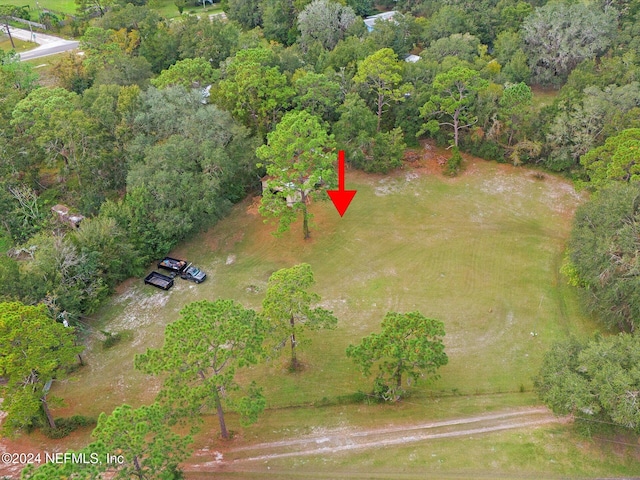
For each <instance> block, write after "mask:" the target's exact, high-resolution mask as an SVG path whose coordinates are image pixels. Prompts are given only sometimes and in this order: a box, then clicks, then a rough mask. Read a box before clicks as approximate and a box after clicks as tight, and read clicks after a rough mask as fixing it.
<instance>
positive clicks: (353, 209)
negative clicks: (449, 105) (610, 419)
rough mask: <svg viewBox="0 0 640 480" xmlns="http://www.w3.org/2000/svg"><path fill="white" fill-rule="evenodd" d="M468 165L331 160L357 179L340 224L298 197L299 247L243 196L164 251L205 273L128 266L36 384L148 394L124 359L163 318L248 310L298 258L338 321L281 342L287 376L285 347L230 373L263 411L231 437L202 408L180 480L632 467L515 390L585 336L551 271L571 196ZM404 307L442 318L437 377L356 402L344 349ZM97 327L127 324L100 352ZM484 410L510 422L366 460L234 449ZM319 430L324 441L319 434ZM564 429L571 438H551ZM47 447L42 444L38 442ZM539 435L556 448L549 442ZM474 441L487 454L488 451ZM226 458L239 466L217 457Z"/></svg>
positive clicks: (94, 410)
mask: <svg viewBox="0 0 640 480" xmlns="http://www.w3.org/2000/svg"><path fill="white" fill-rule="evenodd" d="M467 163H468V164H467V168H466V170H465V172H464V173H463V174H462V175H460V176H459V177H457V178H453V179H449V178H444V177H442V176H441V175H440V174H435V173H433V172H434V168H433V162H431V161H429V162H427V161H425V160H422V162H415V163H413V164H411V165H409V166H407V168H405V169H403V170H400V171H398V172H396V173H395V174H393V175H391V176H386V177H380V176H374V175H365V174H363V173H359V172H354V171H348V172H347V187H348V188H350V189H357V190H358V194H357V195H356V197H355V199H354V201H353V202H352V204H351V206H350V208H349V210H348V212H347V213H346V214H345V216H344V218H342V219H341V218H340V216H339V215H338V214H337V213H336V211H335V209H334V207H333V205H332V204H331V203H330V202H320V203H315V204H312V205H311V208H310V210H311V213H313V215H314V219H313V223H314V225H313V226H312V234H311V235H312V236H311V239H310V240H307V241H305V240H303V238H302V233H301V225H300V224H297V223H296V224H294V225H292V228H291V231H290V232H287V233H285V234H284V235H283V236H282V237H279V238H276V237H274V236H273V235H272V233H271V232H273V231H274V230H275V228H276V227H275V225H273V224H265V222H264V221H263V218H262V217H261V216H260V215H259V214H258V211H257V202H258V199H253V200H252V199H247V200H246V201H244V202H242V203H241V204H239V205H237V206H235V207H234V210H233V211H232V213H231V214H230V215H229V216H228V217H227V218H225V219H224V220H222V221H221V222H220V223H219V224H218V225H216V226H215V227H214V228H212V229H210V230H209V231H207V232H204V233H201V234H199V235H198V236H196V237H195V238H193V240H191V241H189V242H187V243H184V244H182V245H181V246H180V247H179V248H177V249H176V250H174V251H173V252H171V256H172V257H176V258H188V259H190V260H193V261H194V262H196V263H197V264H198V266H200V267H201V268H202V269H203V270H204V271H206V272H207V275H208V278H207V281H206V282H204V283H203V284H201V285H194V284H193V283H192V282H186V281H182V280H176V282H175V286H174V287H173V288H172V289H171V290H170V291H168V292H161V291H158V290H157V289H155V288H152V287H149V286H145V285H144V284H143V281H142V278H140V279H131V280H129V281H127V282H125V283H124V284H123V285H122V286H121V287H120V288H119V291H118V292H117V294H116V295H114V296H113V298H112V299H111V300H110V301H109V302H108V304H107V305H106V306H105V307H104V308H103V309H102V310H101V311H100V312H99V313H98V314H97V315H95V318H94V319H92V320H90V321H88V323H87V329H86V333H85V337H86V343H87V345H88V347H87V350H86V351H85V352H84V354H83V357H84V360H85V362H86V364H87V365H86V366H85V367H83V368H82V369H80V370H79V371H78V372H77V373H76V374H74V375H73V376H72V377H71V378H70V379H68V380H65V381H64V382H59V383H57V384H55V385H54V387H53V388H52V391H53V392H54V393H55V394H56V395H57V396H59V397H61V398H64V399H65V401H66V407H64V408H58V409H56V410H55V411H54V413H55V414H56V416H66V415H70V414H72V412H73V414H82V415H91V416H97V415H98V414H99V413H100V412H102V411H104V412H107V413H109V412H111V411H112V410H113V408H114V407H116V406H118V405H120V404H122V403H127V404H129V405H132V406H134V407H136V406H139V405H141V404H145V403H146V404H148V403H151V402H152V401H153V399H154V397H155V395H156V394H157V392H158V390H159V388H160V383H159V380H158V379H157V378H155V377H151V376H147V375H144V374H143V373H141V372H139V371H136V370H134V367H133V359H134V356H135V355H136V354H140V353H143V352H145V351H146V349H147V348H159V347H161V346H162V343H163V334H164V329H165V326H166V325H167V324H168V323H170V322H172V321H174V320H176V319H178V318H179V312H180V310H181V309H182V308H183V307H184V306H185V305H186V304H188V303H190V302H193V301H196V300H205V299H206V300H216V299H220V298H223V299H233V300H235V301H238V302H240V303H241V304H242V305H244V306H245V307H248V308H254V309H257V310H259V309H260V305H261V302H262V300H263V298H264V293H265V288H266V285H267V280H268V279H269V276H270V275H271V274H272V273H273V272H275V271H276V270H278V269H281V268H285V267H291V266H293V265H296V264H299V263H302V262H305V263H308V264H310V265H311V267H312V269H313V272H314V275H315V279H316V285H315V286H314V287H312V290H313V291H314V292H316V293H318V294H319V295H320V296H321V298H322V301H321V305H322V306H323V307H325V308H327V309H329V310H332V311H333V313H334V315H335V316H336V317H337V318H338V326H337V328H336V329H335V330H330V331H326V330H324V331H323V330H321V331H318V332H312V333H310V334H309V336H310V337H311V343H310V344H308V345H307V344H305V345H301V347H300V349H299V352H298V359H299V360H300V361H301V363H302V369H301V371H299V372H296V373H289V372H288V371H287V361H288V358H287V354H286V352H285V354H284V355H283V356H282V357H280V358H278V359H276V360H273V361H271V362H269V363H266V364H261V365H257V366H254V367H251V368H250V369H245V370H240V371H239V372H238V376H239V378H240V382H241V383H248V382H249V381H250V380H256V381H257V382H258V384H259V385H261V386H262V387H264V395H265V397H266V399H267V410H266V411H265V413H264V414H263V415H262V416H261V417H260V419H259V420H258V422H257V423H256V424H254V425H252V426H250V427H246V428H240V426H239V424H238V422H237V416H235V415H233V414H230V415H229V419H230V420H229V422H228V423H229V425H230V428H231V430H233V431H235V437H234V439H233V440H232V441H231V442H230V443H224V442H222V441H220V440H219V439H217V438H215V434H212V431H214V427H213V425H214V424H215V417H214V416H213V413H214V412H211V414H210V415H206V419H205V427H204V428H203V430H202V432H201V433H200V434H199V435H198V436H197V439H196V443H195V449H196V453H195V454H194V457H193V458H192V459H191V460H189V461H188V462H187V465H186V468H185V469H186V471H187V472H189V473H188V478H200V477H197V472H210V471H217V472H219V474H220V475H222V474H223V473H224V472H227V473H228V472H244V473H238V474H237V476H236V475H231V474H229V475H230V476H229V478H262V477H263V476H266V474H267V473H268V467H269V465H273V466H274V471H272V472H270V474H269V478H272V477H273V478H278V472H280V477H281V478H293V477H291V475H292V473H291V472H293V471H295V470H296V469H298V468H299V467H300V466H302V465H308V466H309V468H310V472H319V473H318V476H317V478H329V477H331V478H334V477H336V478H337V477H341V475H342V474H339V473H336V472H343V473H344V474H345V475H346V474H347V473H348V474H349V475H350V478H351V476H353V475H355V476H353V478H365V477H366V475H365V476H362V475H360V476H358V475H357V474H356V472H362V471H363V470H362V469H363V468H365V466H366V470H365V471H369V472H373V471H376V467H379V468H380V472H381V474H382V475H384V474H388V473H389V472H391V471H395V472H402V473H403V474H406V475H408V476H407V477H406V478H414V477H413V476H411V475H414V474H416V475H418V474H419V473H420V472H422V471H424V470H423V469H424V468H436V467H437V471H438V472H441V473H442V472H449V471H450V472H455V471H467V472H469V471H475V472H476V473H477V472H487V471H491V470H492V469H494V468H495V469H497V470H496V471H498V472H499V471H502V469H503V468H504V469H505V470H504V471H505V473H506V474H509V473H510V472H511V473H513V472H514V470H513V468H515V466H520V467H522V468H526V469H527V471H531V472H549V473H552V474H554V475H563V474H567V473H572V472H580V474H585V475H591V474H594V475H597V474H598V473H600V474H605V473H606V472H607V471H609V472H612V471H616V472H618V471H619V472H623V473H627V474H629V473H633V472H634V469H635V473H636V474H640V471H638V467H637V464H636V465H634V464H633V462H631V461H629V460H628V459H627V460H624V459H620V460H619V462H616V461H615V460H613V459H611V458H609V459H608V460H607V461H606V462H601V463H600V464H598V462H597V458H598V456H597V455H596V456H594V453H593V451H592V450H594V448H593V445H590V444H589V442H586V441H581V440H575V439H574V438H573V437H572V435H573V434H572V433H571V432H567V431H565V430H564V429H563V430H559V429H558V426H557V425H553V423H555V422H554V421H553V419H549V418H548V417H549V415H548V413H544V412H537V410H535V409H536V408H538V406H539V401H538V400H537V399H536V398H535V395H534V394H533V393H532V389H533V376H534V375H536V373H537V372H538V370H539V368H540V364H541V360H542V356H543V354H544V352H545V351H546V350H548V349H549V346H550V345H551V343H552V342H553V341H555V340H558V339H561V338H565V337H566V336H568V335H575V336H578V337H586V336H588V335H590V334H591V333H592V332H594V331H595V327H596V326H595V324H594V323H593V322H592V321H591V320H589V319H587V318H585V317H584V316H583V315H582V314H581V313H580V311H579V308H578V304H577V299H576V293H575V291H574V290H573V289H572V288H571V287H569V286H567V285H566V283H565V281H564V279H563V278H562V277H561V276H560V273H559V268H560V265H561V263H562V258H563V250H564V245H565V241H566V239H567V236H568V233H569V230H570V227H571V220H572V218H573V213H574V210H575V208H576V207H577V205H579V204H580V202H581V201H582V198H581V195H580V194H578V193H576V192H575V190H574V188H573V187H572V186H571V184H570V183H569V182H568V181H566V180H564V179H561V178H559V177H556V176H553V175H548V174H545V175H540V174H537V173H536V172H535V171H532V170H528V169H524V168H515V167H511V166H508V165H500V164H496V163H490V162H485V161H482V160H477V159H469V160H467ZM416 310H417V311H419V312H421V313H422V314H423V315H425V316H427V317H430V318H434V319H438V320H441V321H442V322H444V327H445V331H446V336H445V337H444V343H445V346H446V347H445V351H446V353H447V355H448V357H449V363H448V365H446V366H445V367H442V368H441V369H440V370H439V371H438V373H439V374H440V379H438V380H436V381H434V382H431V383H424V382H419V383H417V384H416V385H412V386H411V387H410V388H409V392H410V395H409V396H408V397H407V398H406V399H404V400H402V401H401V402H399V403H398V404H395V405H386V404H376V403H373V402H372V403H367V402H362V401H359V402H356V401H355V399H357V398H360V399H361V398H362V397H363V395H362V394H361V392H363V393H365V394H366V393H368V392H370V391H371V389H372V383H373V382H372V378H364V377H363V376H362V375H361V374H360V373H359V370H358V369H357V368H356V365H355V364H354V363H353V362H352V361H350V360H349V359H348V358H347V357H346V355H345V350H346V348H347V346H349V345H350V344H356V343H358V342H359V341H360V340H361V339H362V337H363V336H366V335H368V334H370V333H371V332H374V331H379V328H380V322H381V321H382V319H383V317H384V315H385V314H386V313H387V312H388V311H395V312H410V311H416ZM100 331H108V332H111V333H112V334H114V333H116V332H122V331H127V332H128V335H127V336H126V340H123V341H121V342H119V343H117V344H116V345H115V346H113V347H111V348H108V349H105V348H103V347H102V340H104V334H103V333H100ZM532 409H533V413H532ZM490 412H498V416H500V415H506V416H507V417H510V416H512V415H513V416H515V420H514V422H515V423H513V424H510V426H509V427H508V428H510V429H511V428H516V430H513V431H504V429H503V428H502V427H498V428H493V429H492V425H494V424H493V423H491V424H487V425H488V426H487V428H489V429H488V430H486V432H494V433H483V431H482V428H479V429H478V428H476V427H478V425H475V426H474V425H471V426H468V425H465V426H463V428H461V431H462V432H463V434H462V436H461V438H460V439H456V438H452V437H454V436H455V434H451V435H445V436H443V437H442V439H441V440H440V439H438V440H435V439H436V438H439V437H438V436H436V437H433V436H430V434H427V433H425V434H424V438H422V437H421V438H417V439H416V440H415V442H414V443H407V442H402V441H395V443H394V442H390V443H388V444H387V445H386V446H384V452H386V453H385V454H384V455H382V456H381V455H380V451H379V450H378V451H376V453H375V456H374V455H373V453H372V451H373V450H367V448H366V447H365V448H363V449H360V448H359V447H354V448H353V449H351V448H337V447H336V448H334V449H333V450H332V449H331V448H327V449H326V450H311V451H310V452H307V453H304V449H302V451H303V454H301V455H297V454H296V453H295V452H298V451H300V448H301V447H300V446H299V445H298V446H296V447H295V448H293V449H292V450H291V452H292V453H290V454H287V452H288V450H287V446H286V445H281V446H280V447H279V450H278V453H279V454H281V455H280V456H278V457H277V458H275V457H274V459H273V460H269V459H267V458H262V456H261V455H262V454H260V455H252V454H251V452H249V453H247V454H246V455H245V454H241V453H239V452H243V448H244V449H245V450H244V451H249V450H250V449H251V448H252V447H251V445H254V444H260V443H263V442H282V441H290V440H292V439H296V438H299V437H303V436H311V438H312V440H311V442H312V443H313V442H316V443H317V442H321V443H322V442H324V441H326V442H328V443H327V446H328V447H330V446H331V445H334V446H336V445H337V443H336V442H337V440H336V435H338V437H339V436H340V432H342V434H343V435H344V436H345V438H348V436H349V435H352V434H354V432H355V433H357V431H358V430H359V429H380V428H385V427H387V428H391V429H393V428H397V427H402V426H409V425H423V424H425V423H428V422H430V421H434V420H438V419H440V420H441V419H451V418H459V417H468V416H473V415H482V414H487V413H490ZM505 412H506V413H505ZM520 413H521V414H522V415H520ZM538 414H540V415H541V417H540V418H538V417H536V416H535V415H538ZM531 415H534V416H533V417H532V416H531ZM520 416H522V418H520ZM519 418H520V421H521V422H522V424H521V425H520V424H518V423H517V422H518V419H519ZM484 421H486V419H483V420H482V421H481V422H480V424H479V425H480V427H483V425H485V424H484V423H482V422H484ZM549 422H551V423H552V424H551V425H548V423H549ZM460 423H465V421H464V420H461V421H460ZM518 428H519V429H518ZM328 430H330V434H327V435H328V437H327V438H328V440H323V438H324V437H323V432H325V431H328ZM467 430H468V431H467ZM439 431H440V430H436V432H439ZM445 431H446V430H445ZM394 432H395V430H394ZM396 433H397V432H396ZM86 434H88V432H86ZM86 434H84V435H85V437H86ZM82 435H83V434H78V435H75V436H72V437H70V438H69V442H70V444H73V443H74V442H79V443H81V439H82ZM394 435H396V434H394ZM407 435H411V432H408V433H407ZM393 438H397V435H396V436H393ZM473 439H477V442H474V441H473ZM569 441H571V442H574V443H575V445H571V446H568V445H566V442H569ZM49 442H50V441H49V440H44V439H42V443H43V445H45V444H47V443H49ZM434 442H437V443H434ZM460 442H464V447H461V446H460ZM365 443H366V442H365ZM373 445H376V444H375V443H373V444H372V445H371V446H370V448H373V449H375V447H374V446H373ZM378 445H379V446H380V447H381V446H383V445H384V443H379V444H378ZM505 445H506V446H507V447H508V448H507V447H505V448H502V447H501V446H505ZM545 445H558V446H559V448H558V450H557V451H553V452H551V451H550V450H549V448H548V447H546V446H545ZM621 448H623V447H621ZM234 449H235V450H234ZM456 450H457V451H458V452H457V453H456ZM234 451H235V452H236V453H235V454H234V453H233V452H234ZM258 451H259V452H260V450H258ZM491 451H492V452H494V457H495V461H494V462H493V463H492V461H491V459H490V458H489V457H488V456H487V455H489V454H488V453H487V452H491ZM426 452H430V453H428V454H427V453H426ZM431 452H434V453H433V455H432V453H431ZM462 452H468V453H469V455H468V456H467V455H466V454H463V453H462ZM483 452H484V453H483ZM328 453H332V455H331V457H330V458H331V460H327V458H326V454H328ZM307 454H308V456H305V455H307ZM636 454H637V452H636ZM227 455H228V456H229V459H230V460H229V461H227V460H225V459H226V458H227V457H226V456H227ZM243 455H244V458H245V460H246V461H243V462H239V463H238V462H235V463H234V460H233V459H234V458H235V459H236V460H237V459H238V458H242V457H243ZM631 456H635V455H631ZM253 457H259V458H258V460H259V461H257V460H256V459H253V460H252V458H253ZM323 459H324V460H323ZM550 459H551V460H552V461H551V460H550ZM394 462H395V463H394ZM398 462H400V463H398ZM443 462H444V463H443ZM248 465H249V466H248ZM597 465H600V466H597ZM269 468H270V467H269ZM574 468H575V469H574ZM468 469H470V470H468ZM589 469H590V470H589ZM607 469H608V470H607ZM251 472H253V473H251ZM254 474H255V475H256V476H253V475H254ZM192 475H196V476H193V477H192ZM474 475H475V474H474ZM202 478H205V477H202ZM216 478H224V477H222V476H220V477H218V476H216ZM313 478H316V477H313ZM367 478H369V477H367ZM403 478H404V477H403Z"/></svg>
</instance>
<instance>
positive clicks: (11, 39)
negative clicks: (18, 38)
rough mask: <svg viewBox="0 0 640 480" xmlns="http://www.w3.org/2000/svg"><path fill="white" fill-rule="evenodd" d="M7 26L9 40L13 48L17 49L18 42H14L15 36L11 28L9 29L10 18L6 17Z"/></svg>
mask: <svg viewBox="0 0 640 480" xmlns="http://www.w3.org/2000/svg"><path fill="white" fill-rule="evenodd" d="M5 22H6V23H5V26H6V27H7V35H9V41H10V42H11V48H13V49H14V50H15V49H16V44H15V43H13V37H12V36H11V30H9V19H5Z"/></svg>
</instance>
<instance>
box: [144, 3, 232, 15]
mask: <svg viewBox="0 0 640 480" xmlns="http://www.w3.org/2000/svg"><path fill="white" fill-rule="evenodd" d="M150 6H151V8H153V9H154V10H155V11H157V12H158V13H159V14H160V15H162V16H163V17H165V18H174V17H179V16H180V13H179V12H178V7H176V5H175V3H174V1H173V0H156V1H155V2H150ZM220 12H222V8H221V7H220V4H219V3H218V4H213V5H209V4H207V5H206V6H205V7H202V5H196V4H195V1H194V2H193V5H189V6H188V7H187V8H185V9H184V13H185V14H186V13H188V14H192V15H200V16H202V15H212V14H214V13H220Z"/></svg>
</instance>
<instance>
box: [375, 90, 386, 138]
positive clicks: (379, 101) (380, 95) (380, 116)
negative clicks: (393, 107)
mask: <svg viewBox="0 0 640 480" xmlns="http://www.w3.org/2000/svg"><path fill="white" fill-rule="evenodd" d="M383 104H384V96H383V95H382V94H378V126H377V128H376V132H379V131H380V120H381V119H382V105H383Z"/></svg>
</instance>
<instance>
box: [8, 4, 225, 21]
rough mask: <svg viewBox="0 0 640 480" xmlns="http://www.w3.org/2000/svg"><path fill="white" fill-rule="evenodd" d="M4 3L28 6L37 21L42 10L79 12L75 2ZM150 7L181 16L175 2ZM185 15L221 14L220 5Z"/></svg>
mask: <svg viewBox="0 0 640 480" xmlns="http://www.w3.org/2000/svg"><path fill="white" fill-rule="evenodd" d="M4 3H6V4H7V5H16V6H18V7H21V6H23V5H28V6H29V9H30V11H31V19H32V20H34V21H37V19H38V12H39V11H41V10H42V9H49V10H52V11H55V12H62V13H66V14H69V15H75V14H76V12H77V7H78V6H77V4H76V2H75V1H74V0H37V2H36V0H6V1H5V2H4ZM149 6H150V7H151V8H152V9H154V10H156V11H158V13H160V14H161V15H162V16H163V17H165V18H173V17H177V16H179V13H178V8H177V7H176V6H175V3H174V1H173V0H151V1H150V2H149ZM184 11H185V13H192V14H195V15H203V14H206V15H210V14H212V13H218V12H221V11H222V9H221V8H220V6H219V4H214V5H207V6H206V7H205V8H203V7H201V6H197V5H195V3H194V5H193V6H191V5H190V6H188V7H187V8H185V10H184Z"/></svg>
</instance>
